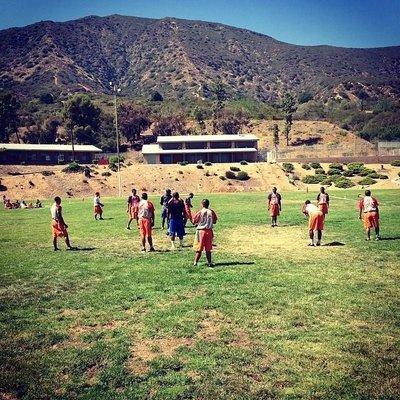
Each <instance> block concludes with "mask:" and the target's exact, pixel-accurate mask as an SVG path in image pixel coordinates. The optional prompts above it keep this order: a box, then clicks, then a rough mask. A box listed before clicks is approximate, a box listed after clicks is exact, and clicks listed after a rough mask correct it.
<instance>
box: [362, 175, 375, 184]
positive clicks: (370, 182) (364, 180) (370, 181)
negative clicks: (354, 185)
mask: <svg viewBox="0 0 400 400" xmlns="http://www.w3.org/2000/svg"><path fill="white" fill-rule="evenodd" d="M375 183H376V180H375V179H372V178H370V177H369V176H367V177H365V178H363V179H361V180H360V181H358V184H359V185H367V186H368V185H374V184H375Z"/></svg>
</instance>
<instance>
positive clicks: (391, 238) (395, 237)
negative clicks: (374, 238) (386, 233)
mask: <svg viewBox="0 0 400 400" xmlns="http://www.w3.org/2000/svg"><path fill="white" fill-rule="evenodd" d="M381 240H400V236H393V237H383V238H381Z"/></svg>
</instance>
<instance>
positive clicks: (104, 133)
mask: <svg viewBox="0 0 400 400" xmlns="http://www.w3.org/2000/svg"><path fill="white" fill-rule="evenodd" d="M98 146H99V147H100V148H101V149H102V150H104V151H106V152H110V153H115V152H116V151H117V138H116V135H115V122H114V117H113V116H112V115H110V114H105V113H103V114H102V116H101V121H100V127H99V141H98Z"/></svg>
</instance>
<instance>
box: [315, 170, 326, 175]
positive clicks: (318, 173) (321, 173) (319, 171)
mask: <svg viewBox="0 0 400 400" xmlns="http://www.w3.org/2000/svg"><path fill="white" fill-rule="evenodd" d="M315 174H316V175H325V171H324V170H323V168H317V169H316V170H315Z"/></svg>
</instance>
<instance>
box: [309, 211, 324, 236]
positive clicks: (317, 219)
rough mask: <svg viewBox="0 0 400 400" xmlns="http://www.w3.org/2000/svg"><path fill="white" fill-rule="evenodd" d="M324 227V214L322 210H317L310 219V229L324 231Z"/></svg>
mask: <svg viewBox="0 0 400 400" xmlns="http://www.w3.org/2000/svg"><path fill="white" fill-rule="evenodd" d="M323 229H324V214H323V213H322V211H315V212H313V213H312V214H310V216H309V219H308V230H310V231H322V230H323Z"/></svg>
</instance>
